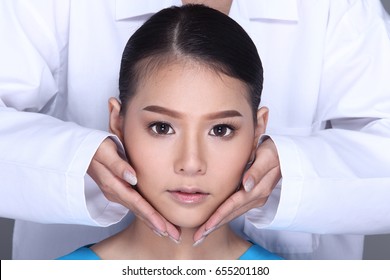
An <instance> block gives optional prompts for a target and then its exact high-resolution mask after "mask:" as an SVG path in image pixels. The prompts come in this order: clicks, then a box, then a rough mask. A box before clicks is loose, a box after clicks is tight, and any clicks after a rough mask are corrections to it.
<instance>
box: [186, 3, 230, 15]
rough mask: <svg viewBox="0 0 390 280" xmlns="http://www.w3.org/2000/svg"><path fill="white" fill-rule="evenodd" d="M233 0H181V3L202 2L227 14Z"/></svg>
mask: <svg viewBox="0 0 390 280" xmlns="http://www.w3.org/2000/svg"><path fill="white" fill-rule="evenodd" d="M232 2H233V0H218V1H215V0H182V3H183V4H203V5H206V6H208V7H210V8H213V9H216V10H218V11H220V12H222V13H224V14H226V15H228V14H229V12H230V8H231V7H232Z"/></svg>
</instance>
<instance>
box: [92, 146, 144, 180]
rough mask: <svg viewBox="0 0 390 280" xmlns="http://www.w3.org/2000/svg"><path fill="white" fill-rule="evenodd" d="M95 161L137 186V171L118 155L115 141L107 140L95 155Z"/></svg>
mask: <svg viewBox="0 0 390 280" xmlns="http://www.w3.org/2000/svg"><path fill="white" fill-rule="evenodd" d="M94 160H96V161H97V162H99V163H101V164H102V165H104V166H106V167H107V168H108V169H109V170H110V171H111V172H112V173H113V174H114V175H115V176H117V177H119V178H121V179H123V180H125V181H126V182H128V183H129V184H130V185H133V186H134V185H136V184H137V177H136V173H135V170H134V169H133V168H132V167H131V166H130V165H129V163H128V162H126V161H125V160H124V159H122V158H121V157H120V156H119V154H118V148H117V146H116V144H115V143H114V141H112V140H111V139H109V138H107V139H106V140H104V141H103V143H102V144H101V145H100V147H99V149H98V150H97V151H96V154H95V155H94Z"/></svg>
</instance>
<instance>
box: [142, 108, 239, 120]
mask: <svg viewBox="0 0 390 280" xmlns="http://www.w3.org/2000/svg"><path fill="white" fill-rule="evenodd" d="M143 110H144V111H148V112H153V113H158V114H163V115H167V116H170V117H172V118H176V119H179V118H182V117H183V114H182V113H180V112H177V111H175V110H171V109H168V108H165V107H161V106H157V105H151V106H146V107H145V108H143ZM232 117H242V114H241V113H240V112H238V111H236V110H226V111H220V112H215V113H214V112H213V113H210V114H208V115H206V119H209V120H212V119H223V118H232Z"/></svg>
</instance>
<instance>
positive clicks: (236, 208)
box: [193, 190, 262, 242]
mask: <svg viewBox="0 0 390 280" xmlns="http://www.w3.org/2000/svg"><path fill="white" fill-rule="evenodd" d="M252 196H253V197H252ZM255 200H256V198H255V196H254V195H253V194H248V193H246V192H245V191H243V190H240V191H238V192H236V193H234V194H233V195H232V196H230V197H229V198H228V199H227V200H226V201H225V202H224V203H222V204H221V205H220V206H219V207H218V208H217V210H216V211H215V212H214V213H213V214H212V215H211V216H210V218H209V219H208V220H207V221H206V222H205V223H204V224H203V225H202V226H200V227H199V229H198V230H197V231H196V232H195V234H194V237H193V238H194V241H195V242H197V241H198V240H200V239H201V238H203V237H205V236H207V235H208V234H210V233H211V232H212V231H214V230H216V229H217V228H219V227H220V226H222V225H224V224H226V223H228V222H230V221H231V220H233V219H235V218H237V217H238V216H240V215H242V214H243V213H245V212H246V211H248V210H250V209H252V208H254V207H256V206H257V205H258V204H261V203H262V201H261V202H257V203H256V202H255Z"/></svg>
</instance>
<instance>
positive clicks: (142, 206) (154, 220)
mask: <svg viewBox="0 0 390 280" xmlns="http://www.w3.org/2000/svg"><path fill="white" fill-rule="evenodd" d="M91 165H92V163H91ZM93 166H94V168H91V174H90V175H91V177H92V178H94V180H95V181H97V183H98V185H99V187H100V188H101V189H102V192H103V194H104V195H105V197H106V198H107V199H108V200H110V201H113V202H116V203H119V204H122V205H123V206H125V207H126V208H128V209H130V210H131V211H132V212H133V213H134V215H136V216H137V217H139V218H140V219H142V220H143V221H145V222H146V224H147V225H148V226H149V228H151V229H152V230H153V231H155V232H156V233H158V234H159V235H163V236H166V235H169V236H170V237H171V238H172V239H174V240H175V241H176V242H177V241H179V240H180V232H179V231H178V229H177V228H176V227H175V226H174V225H172V224H171V223H169V222H168V221H167V220H166V219H165V218H163V217H162V216H161V215H160V214H159V213H158V212H157V211H156V210H155V209H154V208H153V207H152V206H151V205H150V204H149V203H148V202H147V201H146V200H145V199H144V198H143V197H142V196H141V195H140V194H139V193H138V192H137V191H136V190H134V189H133V188H129V187H128V185H127V183H126V182H125V181H123V180H122V179H120V178H118V177H116V176H113V174H112V172H111V171H110V170H109V169H108V168H106V167H105V166H104V165H102V164H101V163H99V162H97V161H96V162H94V163H93ZM93 173H97V174H98V175H99V176H98V177H97V176H93ZM95 178H96V179H95ZM99 178H104V180H100V179H99Z"/></svg>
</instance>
